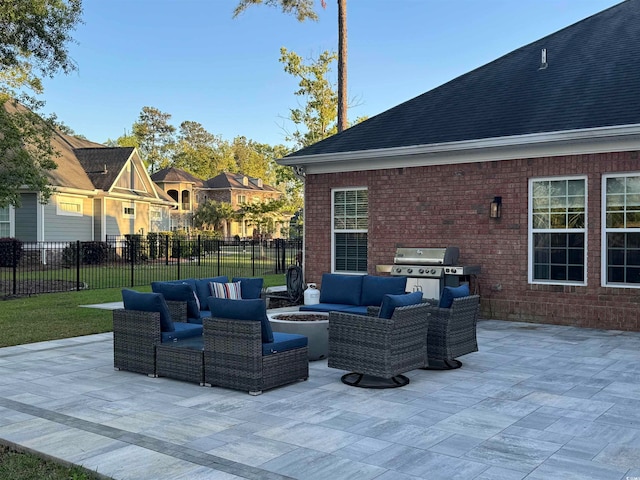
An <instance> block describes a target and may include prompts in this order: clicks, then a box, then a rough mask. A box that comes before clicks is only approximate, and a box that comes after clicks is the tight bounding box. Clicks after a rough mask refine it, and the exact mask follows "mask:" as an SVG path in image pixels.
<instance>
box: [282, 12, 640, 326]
mask: <svg viewBox="0 0 640 480" xmlns="http://www.w3.org/2000/svg"><path fill="white" fill-rule="evenodd" d="M639 152H640V0H627V1H625V2H622V3H620V4H619V5H616V6H614V7H612V8H610V9H607V10H605V11H603V12H600V13H599V14H597V15H594V16H591V17H589V18H587V19H585V20H583V21H581V22H578V23H576V24H574V25H572V26H569V27H567V28H565V29H563V30H560V31H558V32H556V33H554V34H551V35H549V36H547V37H545V38H543V39H541V40H538V41H536V42H533V43H531V44H529V45H526V46H524V47H522V48H519V49H517V50H515V51H513V52H511V53H509V54H507V55H504V56H503V57H501V58H499V59H497V60H495V61H493V62H491V63H489V64H487V65H484V66H482V67H480V68H477V69H475V70H473V71H471V72H469V73H467V74H465V75H462V76H460V77H458V78H456V79H454V80H452V81H450V82H448V83H446V84H444V85H442V86H440V87H438V88H436V89H434V90H431V91H429V92H427V93H424V94H423V95H420V96H418V97H416V98H414V99H411V100H409V101H407V102H405V103H403V104H401V105H398V106H396V107H394V108H392V109H390V110H388V111H386V112H383V113H381V114H379V115H377V116H375V117H372V118H370V119H368V120H367V121H365V122H362V123H360V124H358V125H356V126H354V127H352V128H350V129H348V130H346V131H344V132H342V133H340V134H337V135H334V136H332V137H330V138H328V139H325V140H323V141H321V142H319V143H316V144H314V145H311V146H309V147H307V148H304V149H302V150H300V151H298V152H295V153H293V154H291V155H289V156H287V157H285V158H284V159H282V160H280V161H279V162H280V163H281V164H284V165H290V166H293V167H295V168H296V170H297V171H298V172H299V173H300V174H304V175H305V203H306V207H305V236H304V239H305V262H304V263H305V279H306V281H311V282H319V281H320V279H321V275H322V273H323V272H344V273H353V274H362V273H366V272H368V273H375V272H376V265H383V264H391V263H393V257H394V253H395V250H396V248H397V247H445V246H451V245H456V246H458V247H460V260H459V263H460V264H467V265H474V264H479V265H481V266H482V271H481V273H480V275H479V278H478V285H479V292H480V294H481V308H482V315H483V317H484V318H496V319H505V320H522V321H532V322H542V323H558V324H570V325H578V326H586V327H598V328H613V329H623V330H640V156H639ZM494 197H501V200H502V211H501V217H500V218H491V217H490V203H491V202H492V200H494Z"/></svg>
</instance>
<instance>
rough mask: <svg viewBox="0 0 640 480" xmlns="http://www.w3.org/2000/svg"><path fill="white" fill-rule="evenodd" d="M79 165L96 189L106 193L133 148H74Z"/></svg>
mask: <svg viewBox="0 0 640 480" xmlns="http://www.w3.org/2000/svg"><path fill="white" fill-rule="evenodd" d="M74 153H75V154H76V157H77V159H78V161H79V162H80V165H82V168H84V170H85V172H87V176H88V177H89V178H90V179H91V181H92V182H93V184H94V185H95V187H96V188H98V189H100V190H104V191H108V190H109V189H110V188H111V187H112V186H113V183H114V182H115V181H116V178H117V177H118V175H119V174H120V172H121V171H122V168H123V167H124V165H125V163H127V160H129V158H130V157H131V154H132V153H133V147H112V148H109V147H102V148H76V149H75V150H74Z"/></svg>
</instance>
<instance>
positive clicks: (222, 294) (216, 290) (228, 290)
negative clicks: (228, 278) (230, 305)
mask: <svg viewBox="0 0 640 480" xmlns="http://www.w3.org/2000/svg"><path fill="white" fill-rule="evenodd" d="M209 290H210V291H211V296H212V297H217V298H230V299H231V300H242V294H241V291H240V282H233V283H219V282H209Z"/></svg>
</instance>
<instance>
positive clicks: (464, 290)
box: [438, 283, 469, 308]
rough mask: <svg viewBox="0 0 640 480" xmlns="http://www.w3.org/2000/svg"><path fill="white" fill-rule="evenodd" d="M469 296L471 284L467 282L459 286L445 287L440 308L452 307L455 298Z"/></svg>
mask: <svg viewBox="0 0 640 480" xmlns="http://www.w3.org/2000/svg"><path fill="white" fill-rule="evenodd" d="M468 296H469V285H467V284H466V283H465V284H464V285H460V286H459V287H444V290H442V295H441V296H440V305H438V306H439V307H440V308H451V305H453V299H454V298H460V297H468Z"/></svg>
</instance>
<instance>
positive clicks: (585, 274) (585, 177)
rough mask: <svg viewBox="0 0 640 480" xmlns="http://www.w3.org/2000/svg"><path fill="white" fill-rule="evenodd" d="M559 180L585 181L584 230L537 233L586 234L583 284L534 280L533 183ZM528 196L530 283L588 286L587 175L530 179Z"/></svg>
mask: <svg viewBox="0 0 640 480" xmlns="http://www.w3.org/2000/svg"><path fill="white" fill-rule="evenodd" d="M559 180H584V202H585V210H584V225H585V226H584V228H582V229H579V228H550V229H538V230H536V233H570V232H580V231H582V233H583V234H584V280H583V281H582V282H572V281H559V280H534V279H533V260H534V258H533V183H534V182H541V181H559ZM527 196H528V203H529V208H528V213H527V217H528V219H527V229H528V233H527V235H528V239H527V241H528V256H527V277H528V282H529V283H530V284H533V285H577V286H586V285H587V272H588V260H589V248H588V243H587V242H588V240H589V239H588V235H587V225H589V218H588V214H589V211H588V210H589V209H588V205H589V182H588V177H587V176H586V175H576V176H557V177H532V178H529V190H528V192H527Z"/></svg>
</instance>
